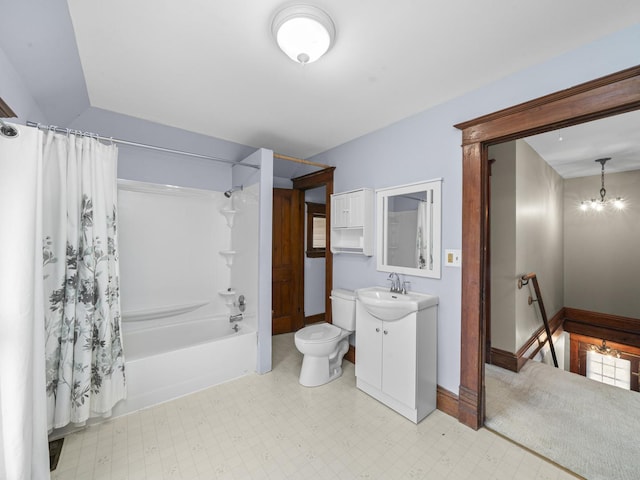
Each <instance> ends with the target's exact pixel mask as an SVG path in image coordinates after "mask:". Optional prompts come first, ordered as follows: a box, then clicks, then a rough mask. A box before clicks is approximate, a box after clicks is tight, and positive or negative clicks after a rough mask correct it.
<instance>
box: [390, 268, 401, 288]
mask: <svg viewBox="0 0 640 480" xmlns="http://www.w3.org/2000/svg"><path fill="white" fill-rule="evenodd" d="M388 280H391V288H390V289H389V291H390V292H393V293H401V292H402V286H401V283H400V277H399V276H398V274H397V273H396V272H391V273H390V274H389V278H388Z"/></svg>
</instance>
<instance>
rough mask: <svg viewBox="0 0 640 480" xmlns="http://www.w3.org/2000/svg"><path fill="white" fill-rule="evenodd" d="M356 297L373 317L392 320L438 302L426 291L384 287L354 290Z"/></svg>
mask: <svg viewBox="0 0 640 480" xmlns="http://www.w3.org/2000/svg"><path fill="white" fill-rule="evenodd" d="M356 298H357V299H358V300H359V301H360V303H361V304H362V306H363V307H364V309H365V310H366V311H367V312H369V313H370V314H371V315H373V316H374V317H376V318H378V319H380V320H384V321H385V322H392V321H395V320H400V319H401V318H404V317H406V316H407V315H409V314H411V313H414V312H417V311H419V310H423V309H425V308H427V307H431V306H433V305H437V304H438V297H436V296H434V295H429V294H426V293H418V292H407V293H406V294H402V293H395V292H390V291H389V289H388V288H385V287H367V288H361V289H359V290H356Z"/></svg>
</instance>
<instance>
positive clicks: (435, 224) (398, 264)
mask: <svg viewBox="0 0 640 480" xmlns="http://www.w3.org/2000/svg"><path fill="white" fill-rule="evenodd" d="M441 183H442V182H441V180H432V181H429V182H421V183H416V184H411V185H403V186H399V187H392V188H384V189H379V190H377V192H376V194H377V217H378V218H377V230H378V235H377V237H378V238H377V240H378V241H377V246H378V255H377V264H378V270H380V271H385V272H397V273H403V274H405V275H416V276H422V277H432V278H440V243H441V242H440V230H441V229H440V221H441V213H440V211H441Z"/></svg>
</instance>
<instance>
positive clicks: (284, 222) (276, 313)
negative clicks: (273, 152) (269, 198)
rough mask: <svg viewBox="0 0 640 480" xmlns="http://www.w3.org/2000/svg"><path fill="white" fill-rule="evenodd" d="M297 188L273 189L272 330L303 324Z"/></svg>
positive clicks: (286, 331) (300, 229)
mask: <svg viewBox="0 0 640 480" xmlns="http://www.w3.org/2000/svg"><path fill="white" fill-rule="evenodd" d="M300 195H301V193H300V191H299V190H289V189H284V188H274V189H273V257H272V277H271V282H272V299H271V300H272V309H273V311H272V315H271V322H272V333H273V335H277V334H279V333H288V332H295V331H296V330H298V329H300V328H302V327H303V326H304V312H303V306H304V286H303V284H302V282H303V279H302V278H300V277H301V275H300V272H303V271H304V270H303V269H302V261H303V251H304V250H303V234H302V232H303V230H302V228H303V225H302V222H301V218H302V217H301V215H300V208H301V201H300Z"/></svg>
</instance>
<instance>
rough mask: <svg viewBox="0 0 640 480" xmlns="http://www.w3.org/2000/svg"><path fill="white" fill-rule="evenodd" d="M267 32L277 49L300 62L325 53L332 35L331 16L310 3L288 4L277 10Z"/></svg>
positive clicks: (310, 60) (333, 27)
mask: <svg viewBox="0 0 640 480" xmlns="http://www.w3.org/2000/svg"><path fill="white" fill-rule="evenodd" d="M271 31H272V33H273V36H274V38H275V39H276V42H277V43H278V46H279V47H280V49H281V50H282V51H283V52H284V53H286V54H287V56H288V57H289V58H291V60H293V61H294V62H298V63H302V64H303V65H304V64H306V63H311V62H315V61H316V60H318V59H319V58H320V57H321V56H322V55H324V54H325V53H327V51H328V50H329V49H330V48H331V45H332V44H333V40H334V38H335V35H336V28H335V25H334V24H333V21H332V20H331V17H329V15H327V13H326V12H325V11H323V10H321V9H319V8H317V7H314V6H312V5H291V6H289V7H285V8H284V9H282V10H280V11H279V12H278V13H277V14H276V16H275V18H274V19H273V23H272V24H271Z"/></svg>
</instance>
